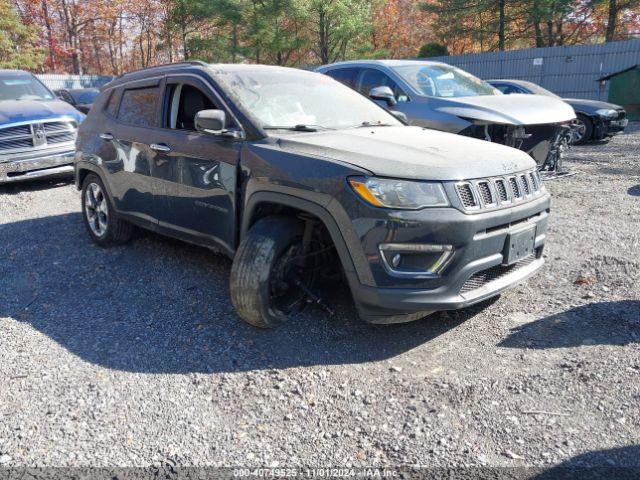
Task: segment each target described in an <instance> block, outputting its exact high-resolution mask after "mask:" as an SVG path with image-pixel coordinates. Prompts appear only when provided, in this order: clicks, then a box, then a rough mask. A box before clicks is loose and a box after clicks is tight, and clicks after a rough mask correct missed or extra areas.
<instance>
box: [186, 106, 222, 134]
mask: <svg viewBox="0 0 640 480" xmlns="http://www.w3.org/2000/svg"><path fill="white" fill-rule="evenodd" d="M194 122H195V125H196V130H198V131H199V132H203V133H212V134H218V135H220V134H222V133H224V132H225V126H226V124H227V115H226V113H224V111H222V110H201V111H199V112H198V113H196V118H195V120H194Z"/></svg>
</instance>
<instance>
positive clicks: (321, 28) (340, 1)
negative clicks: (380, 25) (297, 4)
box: [306, 0, 372, 64]
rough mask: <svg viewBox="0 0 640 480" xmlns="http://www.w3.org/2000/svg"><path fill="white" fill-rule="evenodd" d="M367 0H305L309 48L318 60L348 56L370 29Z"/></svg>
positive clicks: (323, 61) (369, 10) (369, 4)
mask: <svg viewBox="0 0 640 480" xmlns="http://www.w3.org/2000/svg"><path fill="white" fill-rule="evenodd" d="M371 6H372V5H371V3H370V1H369V0H307V5H306V11H307V12H308V13H309V29H310V35H311V51H312V52H313V54H314V55H315V57H316V58H317V60H319V61H320V62H321V63H323V64H326V63H333V62H335V61H337V60H342V59H345V58H347V55H348V53H349V51H350V48H353V47H354V43H357V41H358V40H361V41H363V40H364V39H365V38H366V37H368V36H369V33H370V31H371V21H370V19H371V13H372V11H371Z"/></svg>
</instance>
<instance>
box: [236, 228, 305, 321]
mask: <svg viewBox="0 0 640 480" xmlns="http://www.w3.org/2000/svg"><path fill="white" fill-rule="evenodd" d="M303 230H304V225H303V223H302V222H301V221H299V220H296V219H294V218H290V217H281V216H272V217H266V218H263V219H261V220H259V221H258V222H257V223H256V224H255V225H254V226H253V227H252V228H251V229H250V230H249V232H248V233H247V235H246V237H245V238H244V239H243V240H242V242H241V243H240V246H239V247H238V251H237V252H236V256H235V258H234V260H233V266H232V267H231V279H230V290H231V301H232V302H233V305H234V307H235V308H236V311H237V312H238V314H239V315H240V317H242V319H243V320H244V321H246V322H247V323H250V324H251V325H254V326H256V327H260V328H272V327H275V326H276V325H278V324H279V323H282V322H284V321H285V320H286V319H287V317H288V315H289V314H290V313H291V312H292V311H293V310H294V309H295V308H297V307H299V306H300V303H301V302H304V301H305V298H306V297H305V295H304V294H303V293H302V292H299V291H297V290H296V288H297V287H296V286H295V284H294V282H293V280H292V278H295V277H293V276H292V275H291V273H292V272H291V271H290V270H292V269H295V263H294V262H293V261H292V259H293V258H294V257H295V256H296V248H297V247H298V246H299V245H301V239H302V232H303ZM283 272H284V273H283ZM294 273H295V272H294ZM274 283H277V284H278V285H274ZM281 284H284V285H285V287H284V288H285V290H286V288H287V287H286V286H287V285H288V288H290V289H291V295H292V296H291V299H290V300H289V299H287V298H285V297H280V296H278V295H277V294H276V293H277V292H276V290H277V289H278V288H280V285H281ZM289 304H291V305H289ZM285 307H286V308H285Z"/></svg>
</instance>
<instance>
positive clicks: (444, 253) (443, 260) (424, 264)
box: [378, 243, 453, 278]
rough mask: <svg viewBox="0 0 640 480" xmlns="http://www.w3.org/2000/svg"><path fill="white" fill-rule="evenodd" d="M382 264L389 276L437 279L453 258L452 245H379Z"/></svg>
mask: <svg viewBox="0 0 640 480" xmlns="http://www.w3.org/2000/svg"><path fill="white" fill-rule="evenodd" d="M378 249H379V251H380V258H381V259H382V264H383V265H384V268H385V270H386V271H387V273H389V275H392V276H394V277H405V278H437V277H439V276H440V273H441V272H442V271H443V270H444V268H445V267H446V266H447V265H448V264H449V261H450V260H451V258H452V257H453V246H452V245H430V244H415V243H381V244H380V245H379V246H378Z"/></svg>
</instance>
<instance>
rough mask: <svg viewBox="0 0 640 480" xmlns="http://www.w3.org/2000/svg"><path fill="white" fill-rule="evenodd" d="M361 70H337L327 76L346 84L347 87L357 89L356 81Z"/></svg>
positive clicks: (330, 71) (329, 72) (327, 73)
mask: <svg viewBox="0 0 640 480" xmlns="http://www.w3.org/2000/svg"><path fill="white" fill-rule="evenodd" d="M359 71H360V69H359V68H336V69H334V70H329V71H328V72H326V73H325V75H329V76H330V77H331V78H333V79H335V80H338V81H339V82H340V83H344V84H345V85H346V86H347V87H351V88H353V89H355V88H356V79H357V78H358V72H359Z"/></svg>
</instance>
